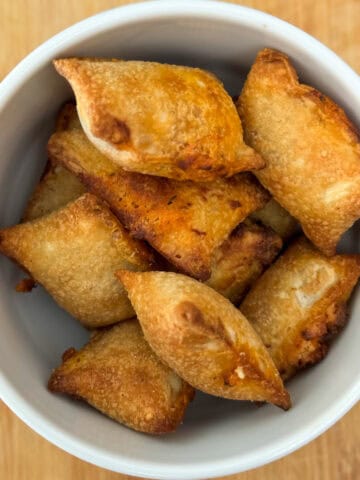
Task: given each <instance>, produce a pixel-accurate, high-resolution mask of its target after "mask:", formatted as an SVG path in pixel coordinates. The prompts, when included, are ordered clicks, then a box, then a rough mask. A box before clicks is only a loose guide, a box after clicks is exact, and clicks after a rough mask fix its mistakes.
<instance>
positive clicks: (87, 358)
mask: <svg viewBox="0 0 360 480" xmlns="http://www.w3.org/2000/svg"><path fill="white" fill-rule="evenodd" d="M48 387H49V389H50V391H52V392H60V393H66V394H69V395H73V396H75V397H76V398H78V399H79V398H81V399H83V400H85V401H86V402H88V403H89V404H90V405H92V406H93V407H95V408H97V409H98V410H100V411H101V412H102V413H104V414H105V415H108V416H109V417H111V418H113V419H114V420H116V421H118V422H120V423H123V424H124V425H127V426H128V427H130V428H133V429H134V430H139V431H141V432H146V433H152V434H160V433H167V432H171V431H173V430H175V429H176V427H177V426H178V425H179V423H180V422H181V421H182V419H183V416H184V413H185V410H186V407H187V405H188V403H189V401H191V400H192V398H193V395H194V390H193V389H192V388H191V387H190V385H188V384H187V383H186V382H184V381H183V380H182V379H181V378H180V377H178V376H177V375H176V373H174V372H173V371H172V370H170V368H169V367H167V366H166V365H164V364H163V363H162V362H161V361H160V360H159V359H158V358H157V356H156V355H155V354H154V352H153V351H152V350H151V348H150V347H149V345H148V343H147V342H146V341H145V339H144V335H143V333H142V331H141V328H140V325H139V323H138V322H137V321H136V320H127V321H125V322H122V323H120V324H118V325H115V326H113V327H111V328H109V329H103V330H99V331H98V332H96V333H95V335H93V336H92V338H91V340H90V341H89V343H87V344H86V345H85V346H84V347H83V348H82V349H81V350H79V351H76V350H75V349H74V348H70V349H69V350H67V351H66V352H65V353H64V355H63V363H62V365H61V366H60V367H58V368H56V369H55V370H54V372H53V373H52V375H51V377H50V380H49V384H48Z"/></svg>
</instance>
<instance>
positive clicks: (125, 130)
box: [91, 113, 130, 145]
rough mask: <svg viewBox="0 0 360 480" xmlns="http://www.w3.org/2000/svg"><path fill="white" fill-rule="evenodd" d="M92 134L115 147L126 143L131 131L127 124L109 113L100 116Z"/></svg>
mask: <svg viewBox="0 0 360 480" xmlns="http://www.w3.org/2000/svg"><path fill="white" fill-rule="evenodd" d="M91 132H92V134H93V135H95V137H99V138H102V139H104V140H107V141H108V142H110V143H112V144H114V145H118V144H120V143H125V142H127V141H128V140H129V138H130V130H129V127H128V126H127V125H126V123H125V122H123V121H122V120H119V119H118V118H116V117H114V116H112V115H111V114H109V113H107V114H106V113H102V115H101V116H99V118H98V119H97V121H96V122H95V124H94V126H93V128H92V129H91Z"/></svg>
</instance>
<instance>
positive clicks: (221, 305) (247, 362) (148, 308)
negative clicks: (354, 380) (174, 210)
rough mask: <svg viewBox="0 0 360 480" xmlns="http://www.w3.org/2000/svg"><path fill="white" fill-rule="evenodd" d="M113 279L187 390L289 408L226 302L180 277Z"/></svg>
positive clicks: (260, 350) (255, 341) (269, 366)
mask: <svg viewBox="0 0 360 480" xmlns="http://www.w3.org/2000/svg"><path fill="white" fill-rule="evenodd" d="M117 275H118V278H119V279H120V281H121V282H122V283H123V285H124V286H125V288H126V289H127V291H128V295H129V298H130V300H131V303H132V305H133V307H134V309H135V311H136V314H137V317H138V319H139V321H140V324H141V327H142V329H143V332H144V335H145V338H146V340H147V341H148V342H149V344H150V346H151V347H152V349H153V350H154V351H155V353H156V354H157V355H159V357H160V358H161V359H162V360H163V361H164V362H165V363H166V364H167V365H169V366H170V368H172V369H173V370H174V371H175V372H177V374H178V375H179V376H180V377H181V378H183V379H184V380H186V381H187V382H188V383H190V385H192V386H193V387H195V388H198V389H199V390H202V391H204V392H206V393H210V394H212V395H217V396H221V397H225V398H232V399H235V400H253V401H266V402H270V403H274V404H275V405H278V406H280V407H282V408H284V409H287V408H289V407H290V398H289V394H288V392H287V391H286V390H285V388H284V386H283V384H282V381H281V378H280V375H279V373H278V371H277V370H276V368H275V365H274V363H273V361H272V360H271V358H270V355H269V354H268V352H267V351H266V348H265V347H264V345H263V343H262V342H261V340H260V338H259V337H258V336H257V334H256V333H255V331H254V330H253V328H252V327H251V325H250V324H249V322H248V321H247V320H246V318H245V317H244V316H243V315H242V314H241V313H240V312H239V310H237V309H236V308H235V307H234V306H233V305H232V304H231V303H230V302H229V300H227V299H226V298H224V297H223V296H222V295H220V294H219V293H217V292H215V290H213V289H212V288H210V287H208V286H206V285H204V284H203V283H200V282H198V281H196V280H194V279H192V278H189V277H186V276H184V275H181V274H178V273H172V272H146V273H141V274H140V273H134V272H129V271H124V270H123V271H119V272H118V273H117Z"/></svg>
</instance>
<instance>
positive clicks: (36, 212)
mask: <svg viewBox="0 0 360 480" xmlns="http://www.w3.org/2000/svg"><path fill="white" fill-rule="evenodd" d="M83 193H85V187H84V185H83V184H82V183H81V182H80V180H78V179H77V178H76V176H75V175H74V174H73V173H71V172H69V171H68V170H66V168H64V167H62V166H61V165H51V164H49V165H48V170H47V171H46V172H45V174H44V176H43V177H42V179H41V180H40V182H39V183H38V185H37V186H36V188H35V190H34V192H33V194H32V196H31V198H30V200H29V203H28V204H27V207H26V209H25V213H24V216H23V221H25V222H27V221H30V220H34V219H35V218H38V217H42V216H43V215H47V214H48V213H51V212H53V211H54V210H57V209H58V208H60V207H63V206H65V205H66V204H67V203H69V202H71V201H73V200H75V199H77V198H78V197H80V196H81V195H82V194H83Z"/></svg>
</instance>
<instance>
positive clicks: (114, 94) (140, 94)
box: [54, 58, 264, 182]
mask: <svg viewBox="0 0 360 480" xmlns="http://www.w3.org/2000/svg"><path fill="white" fill-rule="evenodd" d="M54 65H55V68H56V70H57V71H58V72H59V73H60V74H61V75H62V76H64V77H65V78H66V79H67V80H68V81H69V83H70V85H71V87H72V88H73V90H74V93H75V96H76V100H77V109H78V113H79V117H80V120H81V124H82V126H83V128H84V131H85V133H86V135H87V136H88V138H89V140H90V141H91V142H92V143H93V144H94V145H95V147H96V148H98V149H99V150H100V151H101V152H102V153H103V154H104V155H106V156H107V157H108V158H109V159H111V160H113V161H114V162H115V163H116V164H117V165H118V166H120V167H122V168H124V169H125V170H129V171H134V172H139V173H146V174H150V175H156V176H162V177H169V178H174V179H176V180H195V181H202V182H203V181H211V180H215V179H216V178H219V177H229V176H232V175H234V174H235V173H238V172H242V171H245V170H251V169H256V168H262V167H263V166H264V161H263V160H262V158H261V157H260V155H258V154H257V153H256V152H254V150H253V149H251V148H250V147H248V146H247V145H245V143H244V142H243V132H242V127H241V122H240V119H239V118H238V115H237V112H236V108H235V106H234V104H233V102H232V100H231V97H230V96H229V95H228V94H227V93H226V91H225V89H224V87H223V85H222V83H221V82H220V81H219V80H218V79H217V78H216V77H215V76H214V75H212V74H210V73H208V72H206V71H203V70H200V69H198V68H190V67H184V66H176V65H166V64H160V63H155V62H143V61H122V60H110V59H97V58H64V59H59V60H55V62H54Z"/></svg>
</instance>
